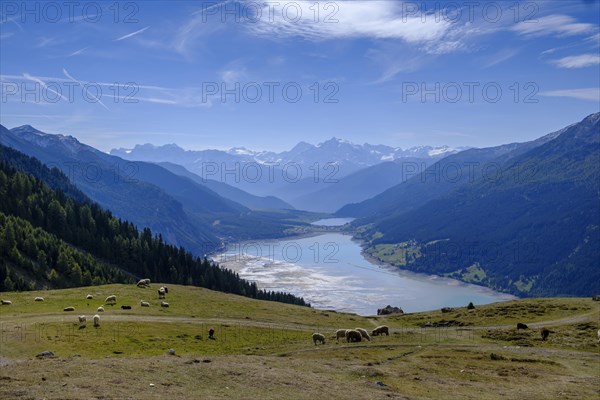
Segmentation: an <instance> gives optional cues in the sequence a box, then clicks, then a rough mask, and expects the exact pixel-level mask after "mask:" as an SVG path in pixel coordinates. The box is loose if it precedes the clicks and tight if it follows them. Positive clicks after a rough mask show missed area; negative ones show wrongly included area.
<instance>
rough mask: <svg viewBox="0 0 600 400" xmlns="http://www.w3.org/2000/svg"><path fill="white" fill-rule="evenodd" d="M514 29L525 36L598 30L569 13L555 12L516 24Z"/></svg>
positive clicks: (584, 32) (569, 33) (566, 34)
mask: <svg viewBox="0 0 600 400" xmlns="http://www.w3.org/2000/svg"><path fill="white" fill-rule="evenodd" d="M511 30H512V31H515V32H517V33H518V34H520V35H524V36H546V35H558V36H573V35H581V34H586V33H590V32H593V31H594V30H597V28H596V27H595V26H594V24H588V23H581V22H577V20H576V19H575V18H573V17H570V16H568V15H562V14H553V15H548V16H546V17H541V18H538V19H536V20H530V21H523V22H519V23H518V24H516V25H514V26H513V27H512V28H511Z"/></svg>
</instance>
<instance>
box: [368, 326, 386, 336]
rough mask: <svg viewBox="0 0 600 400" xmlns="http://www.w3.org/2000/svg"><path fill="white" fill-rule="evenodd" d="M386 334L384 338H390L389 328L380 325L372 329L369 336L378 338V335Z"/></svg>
mask: <svg viewBox="0 0 600 400" xmlns="http://www.w3.org/2000/svg"><path fill="white" fill-rule="evenodd" d="M384 333H385V334H386V336H390V328H388V327H387V326H385V325H381V326H378V327H377V328H375V329H373V332H371V335H373V336H379V335H383V334H384Z"/></svg>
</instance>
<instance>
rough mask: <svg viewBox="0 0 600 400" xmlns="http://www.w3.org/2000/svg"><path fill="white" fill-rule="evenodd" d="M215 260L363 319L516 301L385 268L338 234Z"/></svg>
mask: <svg viewBox="0 0 600 400" xmlns="http://www.w3.org/2000/svg"><path fill="white" fill-rule="evenodd" d="M335 222H336V223H337V222H339V221H335ZM325 224H326V223H324V224H323V225H325ZM214 260H215V261H217V262H218V263H220V264H221V265H222V266H224V267H227V268H230V269H233V270H235V271H237V272H238V273H239V275H240V277H242V278H244V279H247V280H249V281H253V282H256V283H257V285H258V286H259V287H260V288H262V289H268V290H277V291H285V292H290V293H293V294H295V295H297V296H301V297H304V299H305V300H306V301H308V302H310V303H311V305H312V306H313V307H316V308H319V309H331V310H336V311H346V312H353V313H357V314H360V315H375V314H376V313H377V309H378V308H382V307H385V306H386V305H388V304H390V305H392V306H398V307H401V308H402V309H403V310H404V311H405V312H416V311H427V310H434V309H439V308H442V307H459V306H466V305H467V304H468V303H469V302H471V301H472V302H473V303H474V304H476V305H477V304H487V303H492V302H496V301H502V300H508V299H512V298H514V297H512V296H510V295H506V294H501V293H497V292H494V291H492V290H490V289H487V288H484V287H481V286H476V285H469V284H465V283H462V282H459V281H456V280H453V279H447V278H441V277H437V276H429V275H422V274H414V273H410V272H404V271H400V270H398V269H397V268H394V267H381V266H379V265H376V264H373V263H371V262H370V261H368V260H367V259H365V258H364V257H363V256H362V255H361V248H360V246H359V244H358V243H357V242H354V241H352V238H351V236H349V235H345V234H341V233H337V232H332V233H325V234H321V235H317V236H312V237H306V238H301V239H285V240H274V241H259V242H247V243H240V244H233V245H231V246H230V247H229V248H228V249H227V251H226V252H225V253H223V254H221V255H218V256H216V257H214Z"/></svg>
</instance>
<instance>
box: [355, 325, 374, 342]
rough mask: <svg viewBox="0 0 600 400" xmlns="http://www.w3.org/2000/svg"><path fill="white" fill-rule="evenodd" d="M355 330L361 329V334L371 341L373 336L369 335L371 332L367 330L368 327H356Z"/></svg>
mask: <svg viewBox="0 0 600 400" xmlns="http://www.w3.org/2000/svg"><path fill="white" fill-rule="evenodd" d="M354 330H355V331H359V332H360V335H361V336H362V337H364V338H365V339H367V340H368V341H369V342H370V341H371V336H369V332H367V330H366V329H363V328H354Z"/></svg>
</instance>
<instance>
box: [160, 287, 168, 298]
mask: <svg viewBox="0 0 600 400" xmlns="http://www.w3.org/2000/svg"><path fill="white" fill-rule="evenodd" d="M165 294H167V290H166V289H165V287H164V286H161V288H160V289H158V298H159V299H164V298H165Z"/></svg>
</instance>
